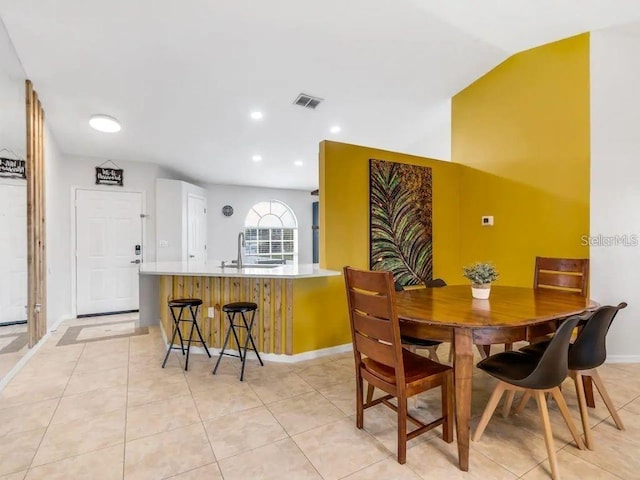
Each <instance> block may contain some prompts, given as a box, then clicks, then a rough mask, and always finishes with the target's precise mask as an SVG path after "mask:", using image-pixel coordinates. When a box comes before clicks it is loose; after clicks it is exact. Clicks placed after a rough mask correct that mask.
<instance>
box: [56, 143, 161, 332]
mask: <svg viewBox="0 0 640 480" xmlns="http://www.w3.org/2000/svg"><path fill="white" fill-rule="evenodd" d="M45 161H46V180H47V191H46V197H47V198H46V199H47V268H48V270H49V280H48V284H47V290H48V291H47V296H48V303H49V305H48V308H47V312H48V316H49V320H48V323H49V325H52V324H55V323H56V322H57V321H59V320H60V319H63V318H69V317H72V316H74V315H75V305H73V302H72V292H71V289H72V274H73V272H72V265H73V263H72V259H73V253H74V252H73V248H72V222H74V221H75V218H74V217H73V214H72V207H71V205H72V203H71V202H72V191H73V188H74V187H81V188H89V189H100V190H114V191H142V192H144V198H145V206H146V208H145V210H146V211H145V213H146V214H147V215H149V216H148V217H147V218H146V219H145V224H144V231H145V232H144V233H145V238H144V240H143V241H144V244H143V253H144V258H145V260H146V261H155V258H156V250H155V245H156V241H155V236H156V228H155V222H156V210H155V182H156V178H158V177H169V178H170V177H171V173H170V172H168V171H166V170H165V169H163V168H162V167H159V166H158V165H154V164H149V163H139V162H120V161H118V162H117V163H118V165H119V166H120V168H123V169H124V187H114V186H104V185H95V167H96V166H98V165H100V164H101V163H102V162H103V161H104V160H101V159H91V158H83V157H74V156H69V155H62V154H61V153H60V151H59V149H58V148H57V146H56V144H55V141H54V139H53V138H52V136H51V134H50V133H49V132H48V131H47V135H46V142H45Z"/></svg>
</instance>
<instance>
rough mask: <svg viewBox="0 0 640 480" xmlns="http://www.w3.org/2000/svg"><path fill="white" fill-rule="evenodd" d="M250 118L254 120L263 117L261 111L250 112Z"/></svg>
mask: <svg viewBox="0 0 640 480" xmlns="http://www.w3.org/2000/svg"><path fill="white" fill-rule="evenodd" d="M250 116H251V118H253V119H254V120H261V119H262V117H264V115H263V113H262V112H251V115H250Z"/></svg>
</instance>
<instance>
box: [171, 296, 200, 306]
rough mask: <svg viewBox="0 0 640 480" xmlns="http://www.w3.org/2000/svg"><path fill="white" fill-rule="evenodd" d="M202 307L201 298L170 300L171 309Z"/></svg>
mask: <svg viewBox="0 0 640 480" xmlns="http://www.w3.org/2000/svg"><path fill="white" fill-rule="evenodd" d="M198 305H202V300H201V299H200V298H174V299H173V300H169V306H170V307H197V306H198Z"/></svg>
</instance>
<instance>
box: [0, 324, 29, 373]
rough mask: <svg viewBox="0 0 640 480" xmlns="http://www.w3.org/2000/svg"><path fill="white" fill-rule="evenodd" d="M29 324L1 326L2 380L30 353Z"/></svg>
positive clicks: (0, 356) (0, 369)
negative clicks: (28, 345) (28, 344)
mask: <svg viewBox="0 0 640 480" xmlns="http://www.w3.org/2000/svg"><path fill="white" fill-rule="evenodd" d="M28 341H29V337H28V335H27V324H26V323H23V324H20V325H3V326H0V380H2V378H4V376H5V375H7V373H9V371H10V370H11V369H12V368H13V367H14V366H15V365H16V364H17V363H18V362H19V361H20V359H22V357H24V356H25V354H26V353H27V352H28V351H29V349H28V347H27V343H28Z"/></svg>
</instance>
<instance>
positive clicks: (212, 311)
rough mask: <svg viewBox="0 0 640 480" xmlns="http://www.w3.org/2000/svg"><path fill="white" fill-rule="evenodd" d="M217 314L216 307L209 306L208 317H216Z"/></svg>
mask: <svg viewBox="0 0 640 480" xmlns="http://www.w3.org/2000/svg"><path fill="white" fill-rule="evenodd" d="M215 316H216V309H215V308H213V307H209V308H208V309H207V317H208V318H215Z"/></svg>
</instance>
